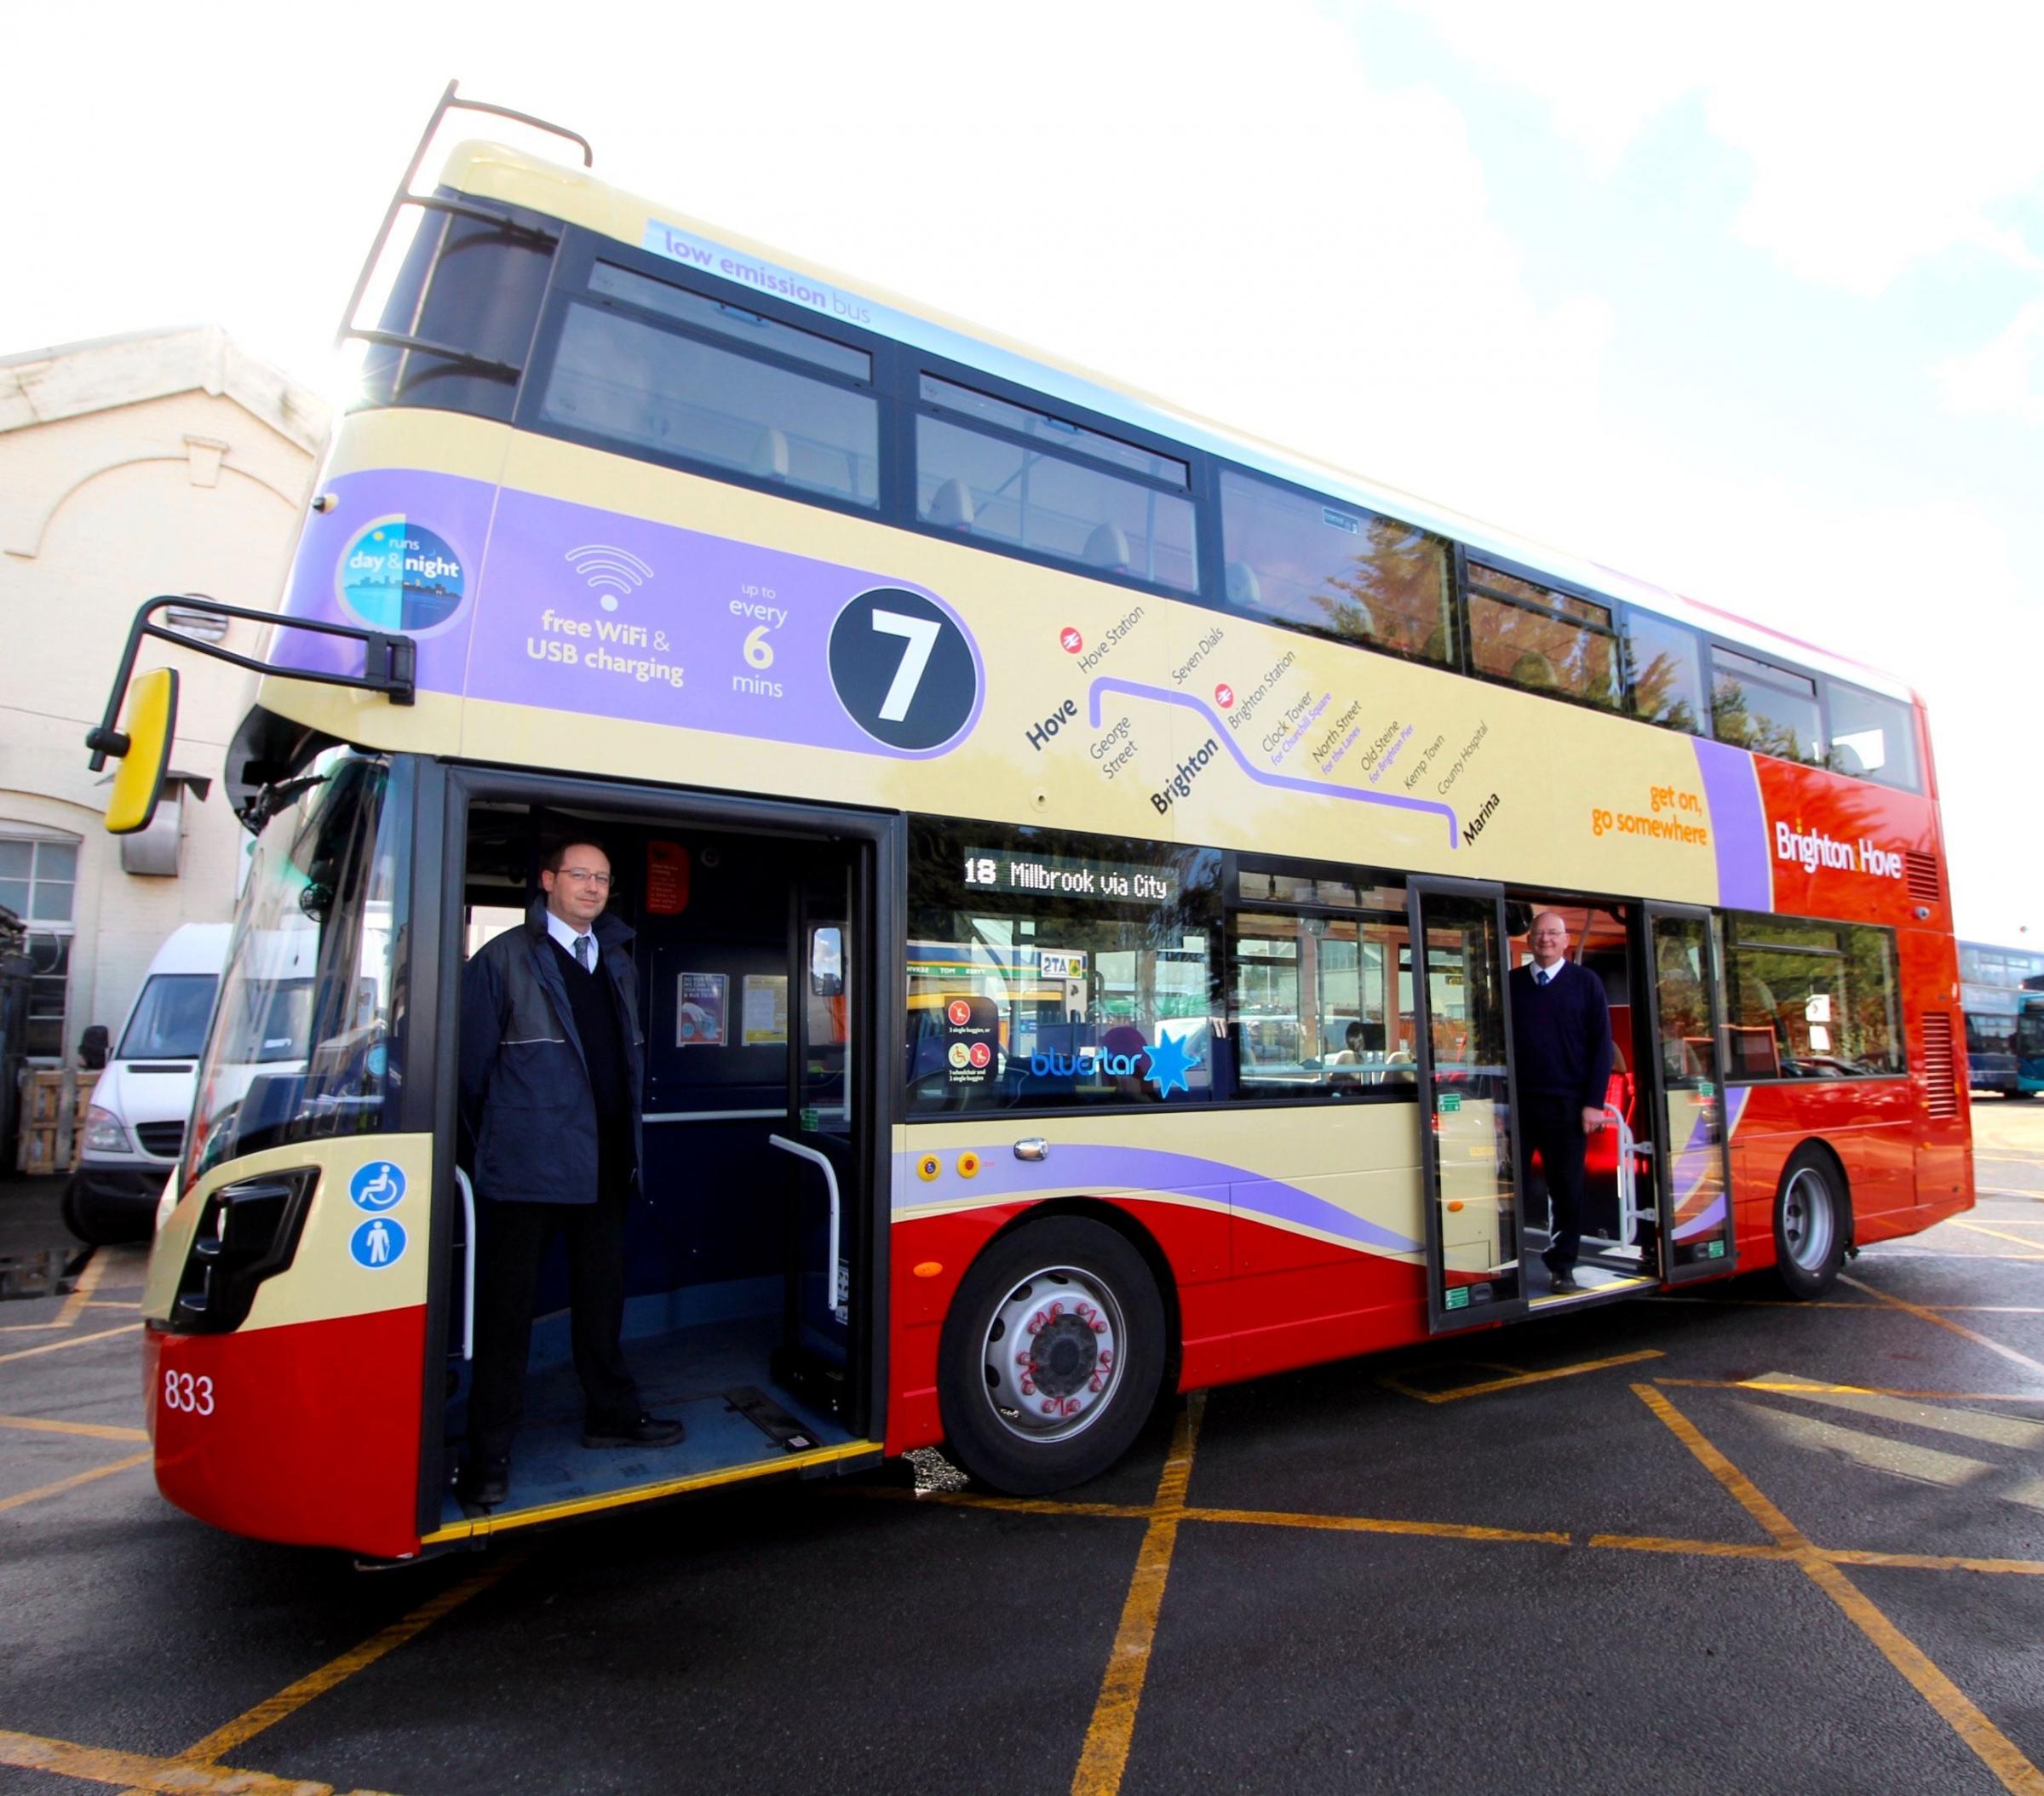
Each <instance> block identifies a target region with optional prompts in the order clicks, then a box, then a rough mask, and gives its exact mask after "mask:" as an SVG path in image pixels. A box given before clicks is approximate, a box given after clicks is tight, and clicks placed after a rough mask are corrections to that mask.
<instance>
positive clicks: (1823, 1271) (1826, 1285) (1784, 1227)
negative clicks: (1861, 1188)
mask: <svg viewBox="0 0 2044 1796" xmlns="http://www.w3.org/2000/svg"><path fill="white" fill-rule="evenodd" d="M1851 1238H1852V1196H1851V1194H1850V1193H1849V1192H1848V1191H1847V1190H1846V1179H1845V1174H1844V1173H1842V1172H1841V1171H1840V1169H1839V1165H1838V1162H1836V1161H1835V1160H1834V1159H1833V1158H1832V1157H1831V1156H1830V1155H1829V1154H1828V1153H1826V1152H1825V1151H1824V1150H1823V1149H1822V1148H1819V1147H1815V1146H1811V1145H1807V1144H1806V1145H1804V1146H1801V1147H1799V1148H1798V1149H1796V1150H1795V1151H1794V1153H1793V1154H1791V1155H1790V1156H1789V1164H1788V1165H1787V1166H1785V1167H1783V1168H1782V1184H1781V1189H1780V1190H1779V1191H1777V1192H1776V1194H1775V1199H1774V1269H1775V1271H1776V1273H1777V1276H1778V1277H1780V1279H1781V1281H1782V1282H1783V1284H1784V1285H1785V1286H1787V1287H1788V1290H1789V1295H1790V1296H1791V1297H1795V1298H1805V1299H1807V1298H1811V1297H1821V1296H1823V1294H1824V1293H1825V1292H1826V1291H1828V1290H1829V1289H1830V1288H1831V1283H1832V1281H1833V1280H1834V1279H1835V1278H1836V1277H1838V1272H1839V1268H1840V1266H1842V1265H1845V1263H1846V1242H1848V1241H1849V1240H1850V1239H1851Z"/></svg>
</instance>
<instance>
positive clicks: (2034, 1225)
mask: <svg viewBox="0 0 2044 1796" xmlns="http://www.w3.org/2000/svg"><path fill="white" fill-rule="evenodd" d="M2008 1195H2010V1196H2013V1195H2014V1193H2013V1192H2011V1193H2009V1194H2008ZM2030 1201H2031V1202H2036V1200H2035V1198H2032V1199H2031V1200H2030ZM1949 1220H1950V1221H1953V1222H1958V1221H1959V1219H1958V1218H1957V1217H1951V1218H1949ZM1995 1221H1996V1222H1998V1223H2000V1224H2001V1226H2002V1227H2003V1228H2005V1229H2044V1216H1997V1217H1995ZM1959 1226H1960V1227H1961V1228H1962V1229H1975V1228H1978V1227H1979V1224H1978V1223H1977V1222H1960V1223H1959Z"/></svg>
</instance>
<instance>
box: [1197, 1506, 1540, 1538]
mask: <svg viewBox="0 0 2044 1796" xmlns="http://www.w3.org/2000/svg"><path fill="white" fill-rule="evenodd" d="M1183 1519H1184V1520H1186V1521H1188V1522H1236V1523H1243V1524H1245V1525H1247V1526H1249V1527H1253V1528H1318V1529H1326V1530H1327V1531H1328V1532H1329V1533H1332V1534H1398V1535H1427V1536H1430V1537H1432V1538H1433V1539H1435V1540H1441V1541H1530V1542H1532V1543H1533V1544H1535V1545H1537V1546H1568V1545H1569V1544H1570V1541H1572V1540H1573V1539H1574V1538H1575V1536H1574V1535H1568V1534H1555V1533H1553V1532H1551V1531H1546V1530H1536V1529H1524V1528H1478V1527H1475V1526H1473V1525H1471V1524H1469V1523H1461V1522H1408V1521H1402V1520H1398V1519H1397V1518H1392V1517H1388V1516H1365V1515H1312V1514H1292V1513H1287V1512H1284V1511H1283V1510H1278V1509H1188V1510H1186V1511H1184V1512H1183Z"/></svg>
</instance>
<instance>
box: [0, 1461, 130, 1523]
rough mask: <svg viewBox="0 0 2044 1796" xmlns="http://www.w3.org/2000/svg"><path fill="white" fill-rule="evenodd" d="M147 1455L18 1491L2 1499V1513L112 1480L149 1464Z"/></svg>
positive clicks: (115, 1462) (0, 1498)
mask: <svg viewBox="0 0 2044 1796" xmlns="http://www.w3.org/2000/svg"><path fill="white" fill-rule="evenodd" d="M149 1458H150V1455H148V1454H146V1453H135V1454H130V1455H129V1456H128V1457H127V1458H126V1459H124V1460H115V1461H114V1462H113V1463H112V1465H111V1466H94V1467H93V1469H92V1470H91V1471H90V1472H73V1473H72V1475H71V1476H70V1477H69V1478H59V1479H58V1480H57V1481H56V1483H54V1484H41V1485H38V1486H37V1488H36V1489H33V1490H22V1491H17V1492H16V1493H15V1494H14V1495H13V1496H10V1497H0V1511H5V1510H9V1509H20V1508H22V1507H23V1506H26V1505H27V1504H30V1503H39V1502H41V1501H42V1500H43V1498H45V1497H54V1496H62V1495H64V1493H65V1492H66V1491H67V1490H76V1489H78V1487H79V1486H80V1485H81V1484H89V1483H92V1482H93V1481H94V1480H95V1478H112V1476H113V1475H114V1473H115V1472H129V1471H132V1470H133V1469H134V1468H135V1466H141V1465H146V1464H147V1463H148V1460H149Z"/></svg>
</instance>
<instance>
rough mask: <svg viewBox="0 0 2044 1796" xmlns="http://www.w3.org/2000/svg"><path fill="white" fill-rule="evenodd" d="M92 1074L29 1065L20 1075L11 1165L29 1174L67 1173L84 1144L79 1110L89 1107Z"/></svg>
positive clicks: (82, 1115)
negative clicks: (16, 1133) (17, 1133)
mask: <svg viewBox="0 0 2044 1796" xmlns="http://www.w3.org/2000/svg"><path fill="white" fill-rule="evenodd" d="M99 1082H100V1076H99V1075H98V1074H97V1073H88V1072H80V1071H78V1069H77V1068H75V1067H70V1066H66V1067H61V1068H58V1069H55V1070H42V1069H34V1068H32V1069H29V1070H25V1071H24V1072H23V1073H22V1075H21V1131H20V1141H19V1144H18V1145H17V1147H16V1150H15V1154H14V1169H15V1171H17V1172H21V1173H30V1174H37V1173H68V1172H70V1171H71V1170H72V1168H74V1167H76V1166H77V1165H78V1154H79V1151H80V1150H82V1149H83V1146H84V1145H85V1112H86V1111H87V1110H89V1109H90V1108H91V1107H92V1091H93V1087H95V1085H97V1084H98V1083H99Z"/></svg>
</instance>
